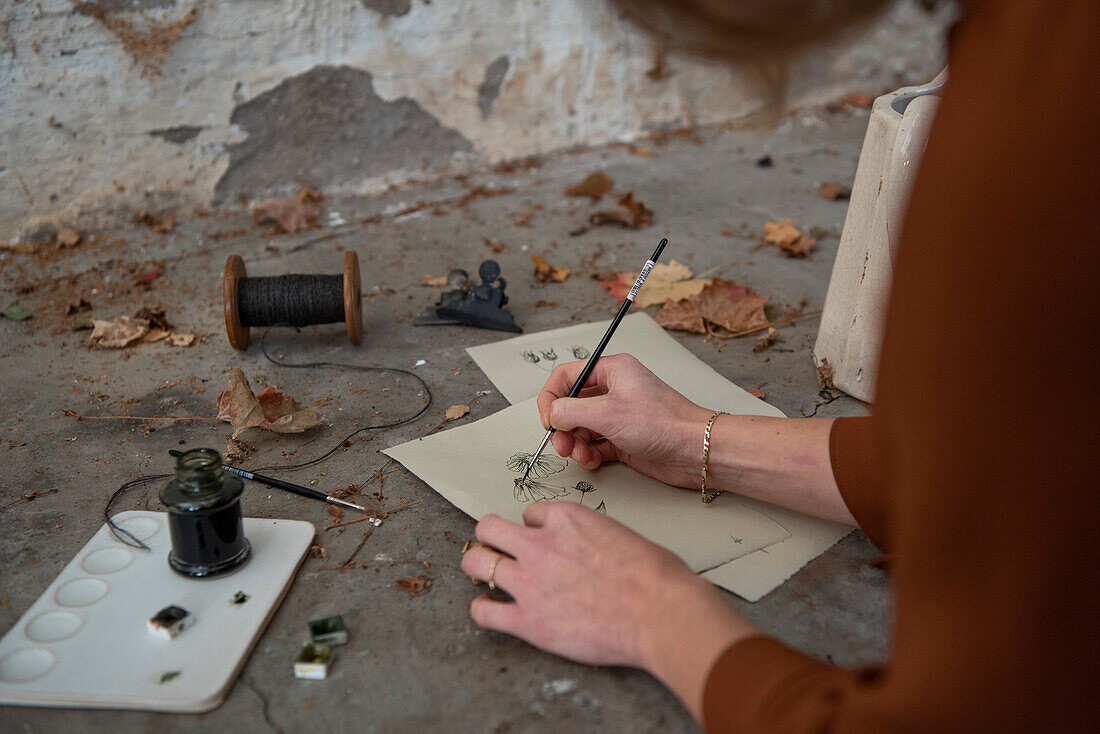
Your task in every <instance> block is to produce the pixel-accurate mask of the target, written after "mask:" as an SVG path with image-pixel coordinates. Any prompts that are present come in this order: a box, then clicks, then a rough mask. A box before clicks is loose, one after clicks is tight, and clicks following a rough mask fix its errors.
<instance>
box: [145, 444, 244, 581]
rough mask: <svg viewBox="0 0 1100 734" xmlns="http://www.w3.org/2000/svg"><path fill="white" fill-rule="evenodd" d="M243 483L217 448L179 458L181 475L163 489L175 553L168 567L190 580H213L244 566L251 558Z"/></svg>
mask: <svg viewBox="0 0 1100 734" xmlns="http://www.w3.org/2000/svg"><path fill="white" fill-rule="evenodd" d="M242 492H244V482H242V481H241V480H240V479H239V478H238V477H235V476H233V475H232V474H227V473H226V472H224V471H222V457H221V454H219V453H218V452H217V451H215V450H214V449H193V450H191V451H187V452H184V453H183V454H181V455H180V456H179V458H177V459H176V476H175V478H174V479H172V480H171V481H170V482H168V484H165V485H164V487H163V488H162V489H161V490H160V501H161V504H163V505H164V506H165V507H166V508H168V530H169V532H170V533H171V535H172V550H171V552H169V554H168V565H170V566H171V567H172V568H173V569H175V570H176V571H178V572H180V573H182V574H184V575H186V576H200V577H201V576H214V575H217V574H221V573H226V572H227V571H232V570H233V569H235V568H237V567H238V566H241V565H243V564H244V563H245V561H247V560H248V557H249V555H251V553H252V546H251V545H250V544H249V542H248V539H247V538H245V537H244V523H243V521H242V519H241V493H242Z"/></svg>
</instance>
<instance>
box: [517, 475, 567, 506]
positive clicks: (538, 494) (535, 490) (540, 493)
mask: <svg viewBox="0 0 1100 734" xmlns="http://www.w3.org/2000/svg"><path fill="white" fill-rule="evenodd" d="M515 484H516V488H515V491H514V494H515V497H516V501H517V502H547V501H549V500H554V499H557V498H558V497H564V496H565V495H566V494H568V493H569V490H567V489H565V488H563V487H558V486H555V485H553V484H547V483H546V482H540V481H537V480H535V479H531V478H530V477H528V478H527V479H524V478H523V477H516V479H515Z"/></svg>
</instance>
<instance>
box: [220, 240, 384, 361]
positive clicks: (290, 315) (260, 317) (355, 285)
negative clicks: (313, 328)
mask: <svg viewBox="0 0 1100 734" xmlns="http://www.w3.org/2000/svg"><path fill="white" fill-rule="evenodd" d="M341 296H342V298H343V303H342V305H343V309H342V313H341V309H340V305H341V304H340V298H341ZM222 302H223V304H224V306H225V332H226V334H227V335H228V336H229V343H230V344H232V345H233V348H234V349H247V348H248V343H249V334H250V328H251V327H253V326H273V325H275V324H293V325H294V326H308V325H312V324H333V323H340V322H341V321H343V322H344V323H345V324H346V325H347V330H348V341H350V342H351V343H352V344H358V343H359V342H360V340H361V339H362V337H363V306H362V297H361V294H360V285H359V257H358V256H357V255H356V254H355V253H354V252H345V253H344V272H343V275H293V274H292V275H282V276H275V277H271V278H249V277H248V274H247V273H246V272H245V269H244V260H242V259H241V256H240V255H230V256H229V259H228V260H226V261H225V273H224V275H223V276H222Z"/></svg>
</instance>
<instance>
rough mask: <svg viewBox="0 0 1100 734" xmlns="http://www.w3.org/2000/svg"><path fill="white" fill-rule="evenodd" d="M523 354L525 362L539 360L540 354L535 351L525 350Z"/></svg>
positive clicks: (535, 362) (536, 362)
mask: <svg viewBox="0 0 1100 734" xmlns="http://www.w3.org/2000/svg"><path fill="white" fill-rule="evenodd" d="M522 356H523V361H524V362H530V363H531V364H538V362H539V355H537V354H535V353H534V352H530V351H528V352H523V353H522Z"/></svg>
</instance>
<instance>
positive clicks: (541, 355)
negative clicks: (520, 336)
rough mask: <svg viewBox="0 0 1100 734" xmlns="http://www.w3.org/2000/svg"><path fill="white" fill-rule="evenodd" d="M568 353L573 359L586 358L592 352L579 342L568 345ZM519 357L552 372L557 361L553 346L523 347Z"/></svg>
mask: <svg viewBox="0 0 1100 734" xmlns="http://www.w3.org/2000/svg"><path fill="white" fill-rule="evenodd" d="M569 353H570V354H572V355H573V359H588V358H589V357H590V356H591V355H592V352H591V351H590V350H589V349H588V348H586V347H582V346H581V345H580V344H573V345H570V347H569ZM519 356H520V359H522V360H523V361H524V362H526V363H527V364H529V365H533V366H534V367H537V368H538V369H540V370H542V371H544V372H553V371H554V367H555V366H556V365H557V363H558V353H557V351H556V350H555V349H554V348H553V347H549V348H547V349H525V350H524V351H522V352H520V353H519Z"/></svg>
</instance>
